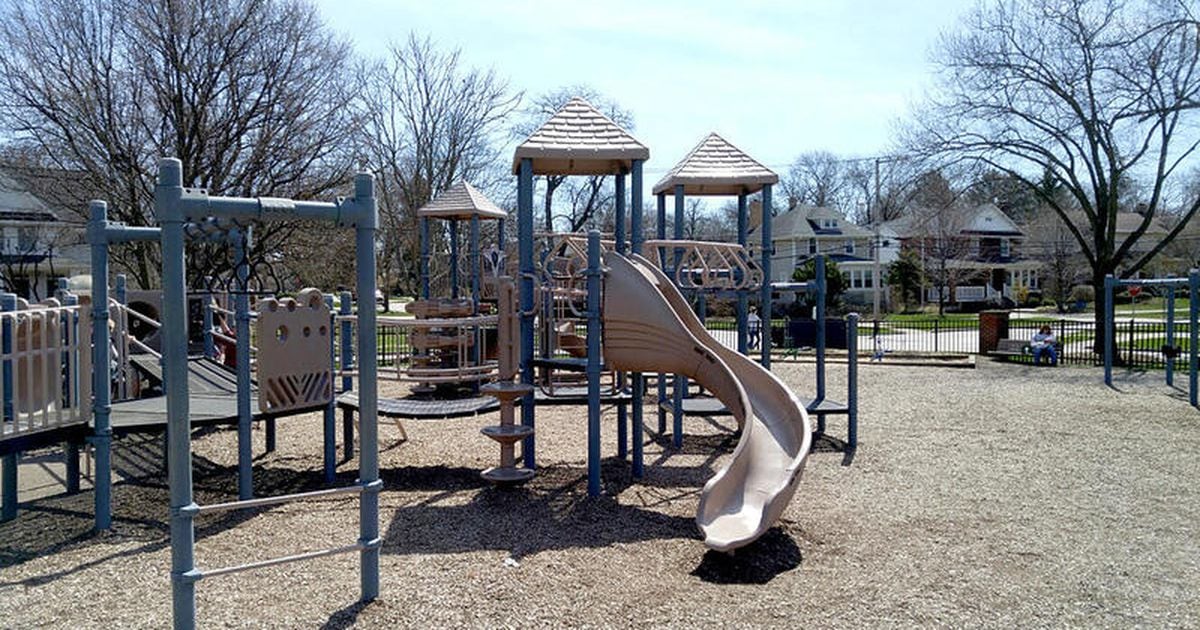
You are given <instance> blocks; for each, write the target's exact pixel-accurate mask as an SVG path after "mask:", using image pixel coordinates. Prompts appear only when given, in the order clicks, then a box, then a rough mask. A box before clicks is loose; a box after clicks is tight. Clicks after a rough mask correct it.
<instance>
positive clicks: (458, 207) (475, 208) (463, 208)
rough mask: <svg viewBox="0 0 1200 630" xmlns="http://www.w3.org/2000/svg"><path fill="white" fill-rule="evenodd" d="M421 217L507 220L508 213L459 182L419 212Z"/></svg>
mask: <svg viewBox="0 0 1200 630" xmlns="http://www.w3.org/2000/svg"><path fill="white" fill-rule="evenodd" d="M417 216H419V217H436V218H439V219H470V218H471V217H479V218H480V219H505V218H508V213H507V212H505V211H503V210H501V209H500V208H498V207H496V204H494V203H492V200H491V199H488V198H487V197H486V196H484V194H483V193H481V192H479V191H478V190H476V189H475V187H474V186H472V185H470V184H468V183H467V182H465V181H462V182H458V183H457V184H454V185H453V186H451V187H449V188H447V189H446V190H444V191H442V194H440V195H438V196H437V199H434V200H433V201H431V202H429V203H428V204H426V205H425V206H424V207H423V208H421V209H420V210H417Z"/></svg>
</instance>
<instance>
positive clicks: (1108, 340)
mask: <svg viewBox="0 0 1200 630" xmlns="http://www.w3.org/2000/svg"><path fill="white" fill-rule="evenodd" d="M1115 284H1116V280H1115V279H1114V278H1113V275H1112V274H1111V273H1110V274H1108V275H1106V276H1104V301H1103V305H1104V306H1103V308H1104V384H1105V385H1108V386H1110V387H1111V386H1112V367H1113V345H1114V344H1113V336H1114V335H1116V334H1117V323H1116V322H1115V321H1113V318H1114V317H1116V309H1114V308H1113V286H1114V285H1115ZM1096 332H1100V331H1096Z"/></svg>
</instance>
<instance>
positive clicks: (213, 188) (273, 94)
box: [0, 0, 353, 286]
mask: <svg viewBox="0 0 1200 630" xmlns="http://www.w3.org/2000/svg"><path fill="white" fill-rule="evenodd" d="M349 60H350V49H349V46H348V45H347V44H346V43H345V42H344V41H342V40H341V39H339V38H338V37H336V36H335V35H333V34H332V33H331V32H330V31H329V29H327V28H326V27H325V26H324V24H323V22H322V21H321V18H320V16H319V15H318V13H317V11H316V10H315V9H314V8H313V7H312V6H311V5H309V4H307V3H304V2H300V1H298V0H229V1H227V2H216V1H200V2H179V3H175V2H172V3H157V2H138V1H136V0H44V1H43V0H39V1H37V2H34V1H33V0H14V1H13V2H11V3H8V4H7V5H6V6H5V8H3V9H0V119H2V120H3V122H2V123H0V124H2V125H3V127H4V130H3V131H4V132H5V133H6V134H7V135H8V136H9V137H10V138H12V139H13V141H15V142H17V143H19V144H21V145H23V146H26V147H28V148H30V149H32V150H34V151H35V152H36V155H37V157H38V159H39V161H40V162H41V163H42V165H44V166H47V167H53V168H57V169H61V170H67V171H76V172H79V173H80V174H81V176H80V179H81V183H82V184H84V185H85V186H86V187H88V188H90V189H91V190H94V191H96V192H97V194H98V195H99V196H101V197H102V198H104V199H106V200H107V201H108V202H109V208H110V214H111V216H112V217H113V218H114V219H117V220H122V221H125V222H127V223H130V224H134V225H145V224H148V223H151V222H152V220H153V218H152V216H151V215H152V203H153V185H154V175H155V170H156V164H157V160H158V159H159V158H160V157H168V156H170V157H177V158H179V159H180V160H182V162H183V171H184V174H185V176H186V177H187V178H188V181H187V182H186V183H187V184H188V185H190V186H197V187H202V188H207V189H208V190H209V191H210V192H211V193H213V194H236V195H248V194H258V195H264V196H283V195H287V196H294V197H312V196H318V195H325V194H327V193H329V192H330V191H332V190H334V189H336V188H339V187H341V186H342V185H343V184H344V183H345V182H346V181H348V175H349V173H350V170H351V166H352V155H351V152H350V151H349V150H347V149H348V148H349V146H348V143H347V142H346V139H347V137H348V135H349V130H350V129H351V123H352V122H353V121H352V115H353V110H352V109H351V108H350V107H349V104H350V102H351V91H350V90H349V89H347V88H348V81H347V78H348V75H347V73H346V72H345V71H344V70H343V68H344V67H345V66H347V64H348V61H349ZM79 211H80V212H81V213H82V212H84V211H85V208H84V207H83V206H80V207H79ZM293 230H294V227H293V226H290V225H282V226H279V225H276V226H270V227H264V228H263V229H260V230H258V232H257V237H258V240H257V244H256V247H255V248H254V250H253V252H252V259H258V260H262V259H264V258H265V257H267V256H268V255H269V254H270V253H271V252H273V251H275V250H276V249H277V248H278V246H279V245H280V244H281V243H282V242H283V241H285V240H286V238H287V236H288V235H289V234H290V233H291V232H292V231H293ZM206 249H208V251H199V252H194V255H192V256H191V258H190V259H191V261H192V264H191V265H189V271H190V272H191V273H192V275H193V276H194V277H199V276H203V275H211V274H214V273H219V272H221V271H222V269H223V268H227V267H228V264H229V262H228V261H229V257H228V256H225V255H219V254H223V253H224V252H221V251H213V250H212V248H211V247H207V248H206ZM113 256H114V258H115V259H116V263H117V265H119V266H120V267H122V268H124V269H125V270H127V271H128V272H129V273H131V274H132V275H133V278H134V280H135V281H136V282H138V283H139V284H141V285H143V286H152V285H154V284H156V282H157V278H158V273H157V267H158V262H157V261H158V254H157V249H156V248H155V247H153V246H152V245H149V244H143V245H137V246H131V247H126V248H120V249H115V250H114V252H113Z"/></svg>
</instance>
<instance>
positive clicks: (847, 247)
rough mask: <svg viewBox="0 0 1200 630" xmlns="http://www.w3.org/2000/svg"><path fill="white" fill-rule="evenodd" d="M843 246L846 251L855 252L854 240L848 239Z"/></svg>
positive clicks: (848, 252)
mask: <svg viewBox="0 0 1200 630" xmlns="http://www.w3.org/2000/svg"><path fill="white" fill-rule="evenodd" d="M843 247H844V248H845V250H846V253H847V254H853V253H854V241H852V240H847V241H846V244H845V245H844V246H843Z"/></svg>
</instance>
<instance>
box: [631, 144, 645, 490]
mask: <svg viewBox="0 0 1200 630" xmlns="http://www.w3.org/2000/svg"><path fill="white" fill-rule="evenodd" d="M630 186H631V191H630V194H631V199H630V208H629V236H630V241H631V246H632V251H633V253H634V254H641V253H642V161H641V160H634V161H633V174H632V176H631V181H630ZM632 380H633V436H632V442H633V470H632V473H633V476H634V478H635V479H640V478H641V477H642V475H643V474H644V469H645V468H644V467H645V464H644V454H643V448H642V444H643V442H644V441H645V415H644V414H645V410H644V409H643V407H644V403H645V396H646V379H645V377H643V376H642V373H641V372H634V373H633V378H632Z"/></svg>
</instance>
